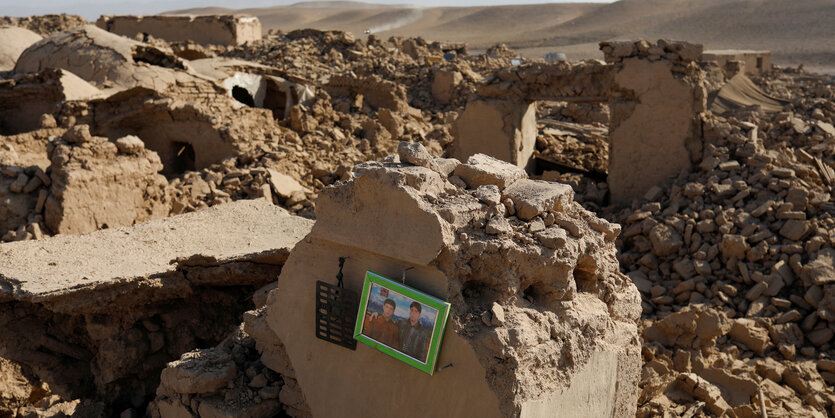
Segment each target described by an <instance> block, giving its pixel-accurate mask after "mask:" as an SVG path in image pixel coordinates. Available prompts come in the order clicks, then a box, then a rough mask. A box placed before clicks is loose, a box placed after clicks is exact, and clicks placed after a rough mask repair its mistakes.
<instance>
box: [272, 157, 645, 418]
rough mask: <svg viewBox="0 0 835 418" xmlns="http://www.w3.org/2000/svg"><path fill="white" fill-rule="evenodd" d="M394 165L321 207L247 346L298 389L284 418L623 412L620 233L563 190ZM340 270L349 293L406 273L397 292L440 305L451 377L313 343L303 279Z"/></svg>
mask: <svg viewBox="0 0 835 418" xmlns="http://www.w3.org/2000/svg"><path fill="white" fill-rule="evenodd" d="M400 151H401V152H400V157H399V159H400V161H403V163H401V162H399V161H398V160H397V158H395V159H393V160H389V162H383V163H366V164H362V165H360V166H357V167H356V169H355V171H354V179H353V180H350V181H348V182H345V183H340V184H338V185H336V186H333V187H330V188H326V189H325V190H324V191H323V192H322V193H321V194H320V198H319V200H318V202H317V205H316V211H317V219H318V221H317V223H316V225H315V226H314V229H313V231H312V232H311V234H310V235H309V236H308V237H307V238H306V239H304V240H303V241H302V242H300V243H299V245H298V246H297V247H296V248H295V249H294V251H293V253H292V254H291V255H290V258H289V259H288V262H287V264H286V265H285V266H284V269H283V272H282V276H281V277H280V278H279V284H278V289H277V290H275V291H273V292H272V293H271V294H270V297H269V298H268V300H267V306H266V323H267V324H268V326H269V329H270V330H271V331H272V332H274V336H272V337H271V338H269V339H266V340H265V338H267V336H268V335H269V333H268V334H267V335H262V337H261V338H259V337H258V336H256V337H255V338H256V342H257V343H258V347H259V349H261V350H262V355H263V352H266V351H269V350H266V351H265V350H264V347H265V346H266V347H270V346H272V347H275V346H280V347H283V349H284V350H286V357H281V356H278V357H276V356H275V355H273V356H271V357H266V356H262V362H263V363H264V364H266V365H267V366H268V367H271V368H272V367H278V369H273V370H274V371H276V372H279V373H285V374H286V376H285V377H286V378H285V379H284V381H285V382H288V381H289V382H291V383H289V384H288V385H289V386H294V385H297V387H298V388H299V392H298V393H297V394H296V396H295V398H294V400H295V401H296V404H295V407H294V408H293V409H291V410H290V411H295V412H293V414H294V415H300V416H304V415H305V414H307V413H312V414H313V415H314V416H337V415H340V414H341V413H343V412H344V411H346V410H350V411H352V412H355V413H358V414H365V415H377V414H379V413H380V411H385V410H387V407H388V406H390V405H391V403H392V402H395V403H396V404H398V405H399V407H400V408H401V410H403V411H411V412H412V413H414V414H418V415H421V416H423V415H427V414H429V415H433V414H438V415H449V414H452V415H456V414H466V415H471V414H476V415H484V416H498V415H499V414H501V415H506V416H512V415H520V414H522V415H524V416H541V415H543V414H548V413H549V412H547V411H553V408H558V407H559V408H565V407H566V405H570V407H569V408H571V409H570V410H571V411H572V412H576V413H580V414H591V415H614V416H630V415H632V414H634V410H635V400H636V396H637V379H638V369H639V361H640V360H639V351H640V350H639V345H640V343H639V340H638V337H637V327H636V324H635V321H636V320H637V318H638V315H639V307H638V303H639V302H638V294H637V291H636V290H635V288H634V285H632V284H631V282H630V281H629V279H628V278H626V277H625V276H623V275H622V274H620V273H619V272H618V269H617V262H616V260H615V252H614V244H613V240H614V239H615V237H616V236H617V234H618V231H619V228H618V227H617V226H616V225H612V224H609V223H607V222H605V221H602V220H600V219H598V218H596V217H595V216H594V215H592V214H591V213H589V212H587V211H585V210H583V209H581V208H580V207H579V205H577V204H576V203H574V202H573V199H572V196H573V194H572V192H571V190H570V188H568V187H567V186H563V185H559V184H555V183H547V182H538V181H533V180H528V179H527V178H526V177H527V176H526V174H525V172H524V171H523V170H522V169H520V168H518V167H516V166H513V165H509V164H505V163H501V162H499V161H498V160H494V159H492V158H489V157H486V156H483V155H477V156H474V157H472V158H471V159H470V160H469V161H468V162H467V164H460V163H459V162H457V161H456V160H444V159H433V158H432V157H431V156H429V154H428V153H426V151H425V150H424V149H423V148H422V147H417V146H415V144H406V143H403V144H402V145H401V149H400ZM412 163H415V164H419V165H412ZM339 257H348V261H347V262H346V264H345V270H344V273H345V286H346V288H348V289H352V290H355V291H359V290H360V288H361V287H362V278H363V277H364V273H365V271H366V270H373V271H376V272H380V273H381V274H383V275H386V276H388V277H393V278H399V277H400V275H401V274H402V273H403V272H404V270H408V272H407V275H406V284H408V285H409V286H412V287H415V288H417V289H419V290H421V291H424V292H427V293H429V294H431V295H435V296H437V297H440V298H442V299H446V300H448V301H449V302H451V303H452V305H453V308H452V313H451V318H450V321H449V323H448V325H447V329H446V333H445V335H444V337H443V338H444V339H443V349H442V351H441V354H440V359H439V364H440V365H446V364H454V367H450V368H448V369H444V370H443V371H438V372H437V373H436V375H435V376H429V375H425V374H423V373H421V372H419V371H417V370H414V369H410V368H409V367H407V366H405V365H403V364H401V363H399V362H397V361H396V360H394V359H391V358H387V357H385V356H384V355H382V354H381V353H379V352H377V351H375V350H374V349H371V348H369V347H367V346H364V345H360V346H359V347H357V350H356V351H350V350H346V349H345V348H341V347H338V346H336V345H333V344H329V343H327V342H324V341H322V340H318V339H316V338H315V336H314V330H313V327H312V324H314V322H315V321H314V320H313V317H312V315H313V313H314V298H313V287H314V281H315V280H317V279H324V280H327V278H328V277H332V276H333V275H335V274H336V270H337V259H338V258H339ZM311 259H316V260H320V262H317V263H310V262H309V260H311ZM328 260H331V261H332V262H327V261H328ZM280 351H281V350H280V349H279V350H278V352H280ZM273 353H274V354H275V351H273ZM265 358H271V359H272V361H266V360H265ZM276 364H278V366H276ZM290 376H292V377H290ZM382 376H385V378H382ZM287 378H289V379H290V380H288V379H287ZM323 381H328V382H329V384H328V385H326V386H325V385H322V384H321V382H323ZM395 382H401V383H402V382H409V383H408V384H402V385H401V384H397V383H395ZM615 382H617V384H615ZM462 387H466V388H467V390H466V391H461V390H460V388H462ZM282 390H283V389H282ZM360 392H362V393H375V394H377V395H380V396H374V397H370V398H369V397H367V396H361V394H360ZM416 393H419V394H420V396H415V394H416ZM382 394H384V396H382ZM288 396H289V392H288ZM425 399H433V402H431V403H427V402H425ZM590 399H591V400H590ZM307 408H309V411H310V412H305V411H306V410H307Z"/></svg>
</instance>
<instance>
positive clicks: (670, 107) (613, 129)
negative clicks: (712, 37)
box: [601, 41, 707, 204]
mask: <svg viewBox="0 0 835 418" xmlns="http://www.w3.org/2000/svg"><path fill="white" fill-rule="evenodd" d="M601 49H602V50H603V52H604V55H605V56H606V60H607V62H612V63H613V65H614V69H613V70H614V80H613V84H612V92H611V94H610V97H611V98H610V100H609V108H610V111H611V118H610V121H609V177H608V183H609V190H610V191H611V199H612V202H617V203H619V204H628V203H630V202H631V201H632V200H633V199H636V198H639V197H642V196H643V195H644V194H645V193H647V192H648V191H649V190H650V189H651V188H652V187H653V186H657V185H659V184H663V183H664V182H665V181H668V180H670V176H675V175H677V174H678V173H679V172H681V171H682V170H684V169H687V168H690V167H691V166H692V165H693V163H696V162H698V160H699V159H700V158H701V147H702V141H703V140H702V138H701V135H702V133H701V122H700V114H701V113H703V112H705V111H706V109H707V91H706V88H705V82H704V79H703V77H704V76H703V73H702V71H701V69H700V68H699V67H698V65H697V62H696V60H697V59H698V58H699V57H700V56H701V51H702V46H701V45H693V44H688V43H685V42H680V43H667V42H664V41H659V42H658V43H657V44H650V43H649V42H646V41H638V42H621V43H605V42H604V43H601Z"/></svg>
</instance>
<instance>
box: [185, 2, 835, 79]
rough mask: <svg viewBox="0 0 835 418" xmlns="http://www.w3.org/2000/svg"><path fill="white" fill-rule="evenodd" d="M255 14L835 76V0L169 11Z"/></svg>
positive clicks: (475, 42) (538, 50) (265, 18)
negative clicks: (680, 52) (648, 51)
mask: <svg viewBox="0 0 835 418" xmlns="http://www.w3.org/2000/svg"><path fill="white" fill-rule="evenodd" d="M232 12H235V13H246V14H251V15H254V16H258V18H259V19H261V24H262V26H263V28H264V30H265V31H266V30H268V29H280V30H282V31H290V30H293V29H300V28H308V27H311V28H318V29H337V30H345V31H349V32H353V33H354V34H356V35H361V34H362V33H363V32H364V31H365V30H366V29H370V30H371V31H372V32H375V33H376V34H377V35H378V36H381V37H383V38H386V37H388V36H392V35H400V36H422V37H424V38H426V39H428V40H446V41H465V42H468V43H469V44H470V47H471V49H474V50H479V49H485V48H487V47H488V46H490V45H492V44H495V43H498V42H504V43H506V44H507V45H508V46H510V47H511V48H514V49H516V50H517V51H519V52H520V54H521V55H523V56H528V57H541V56H542V55H543V54H545V53H546V52H550V51H555V52H565V53H567V55H568V56H569V58H572V59H578V58H600V57H601V55H600V53H599V52H598V50H597V43H598V42H600V41H604V40H613V39H624V40H625V39H636V38H646V39H650V40H655V39H659V38H668V39H681V40H687V41H691V42H698V43H702V44H704V45H705V47H706V48H708V49H725V48H736V49H768V50H771V51H773V52H774V57H775V62H776V63H777V64H781V65H798V64H800V63H803V64H805V65H806V67H807V68H811V69H816V70H825V71H830V72H835V23H833V22H835V0H620V1H617V2H615V3H608V4H605V3H604V4H600V3H551V4H537V5H514V6H492V7H430V8H413V7H408V6H402V5H377V4H369V3H354V2H346V1H333V2H303V3H296V4H293V5H290V6H276V7H269V8H257V9H242V10H230V9H222V8H202V9H187V10H179V11H173V12H168V13H172V14H173V13H188V14H209V13H232Z"/></svg>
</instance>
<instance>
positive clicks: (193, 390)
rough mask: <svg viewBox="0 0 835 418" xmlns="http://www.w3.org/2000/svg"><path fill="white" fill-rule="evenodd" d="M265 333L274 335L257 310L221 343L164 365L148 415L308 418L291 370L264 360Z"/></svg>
mask: <svg viewBox="0 0 835 418" xmlns="http://www.w3.org/2000/svg"><path fill="white" fill-rule="evenodd" d="M264 295H266V294H264ZM258 303H261V304H263V303H266V300H263V298H262V300H260V301H259V302H256V304H258ZM265 333H266V335H267V336H268V337H267V338H269V335H270V334H271V333H272V331H270V329H269V327H268V326H267V324H266V322H265V321H264V308H263V306H261V307H260V308H259V309H257V310H254V311H249V312H246V313H244V323H243V324H242V325H241V327H239V328H238V329H237V330H235V331H234V332H233V333H232V334H231V335H230V336H229V337H227V338H226V339H225V340H224V341H223V342H222V343H220V344H218V345H217V346H215V347H211V348H206V349H201V350H194V351H191V352H188V353H185V354H183V355H182V356H181V357H180V358H179V359H178V360H176V361H173V362H171V363H168V365H167V367H166V368H165V369H164V370H163V371H162V373H161V379H160V386H159V388H158V389H157V394H156V398H155V400H154V402H153V403H151V405H150V406H149V410H150V416H152V417H168V416H183V417H187V416H201V417H206V416H250V417H271V416H280V415H281V414H287V415H290V416H296V417H298V416H310V410H309V409H308V408H307V406H306V405H305V403H304V395H303V394H302V393H301V390H300V389H299V387H298V383H297V382H296V381H295V379H294V374H293V373H292V368H288V367H287V366H286V365H279V364H276V363H270V359H271V358H272V357H269V356H268V355H263V356H262V354H261V351H264V350H268V349H269V348H268V347H266V346H265V345H264V344H263V343H260V344H259V342H258V340H257V339H256V337H259V336H263V335H264V334H265ZM260 341H264V339H263V337H262V338H261V339H260ZM280 347H281V346H280ZM280 350H281V353H280V357H279V359H282V360H284V361H285V362H286V354H284V352H283V347H281V348H280ZM265 362H266V363H269V364H265ZM274 369H278V370H280V371H281V373H278V372H276V371H274Z"/></svg>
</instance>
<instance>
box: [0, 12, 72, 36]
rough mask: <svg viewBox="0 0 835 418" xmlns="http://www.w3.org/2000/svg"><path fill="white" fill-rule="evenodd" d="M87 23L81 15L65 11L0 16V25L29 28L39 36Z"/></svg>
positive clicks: (49, 34)
mask: <svg viewBox="0 0 835 418" xmlns="http://www.w3.org/2000/svg"><path fill="white" fill-rule="evenodd" d="M88 23H89V22H87V21H86V20H84V18H82V17H81V16H76V15H68V14H66V13H62V14H59V15H41V16H26V17H9V16H2V17H0V26H7V25H8V26H18V27H21V28H26V29H29V30H31V31H32V32H35V33H37V34H39V35H41V36H51V35H53V34H54V33H56V32H61V31H64V30H67V29H71V28H74V27H76V26H81V25H86V24H88Z"/></svg>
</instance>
